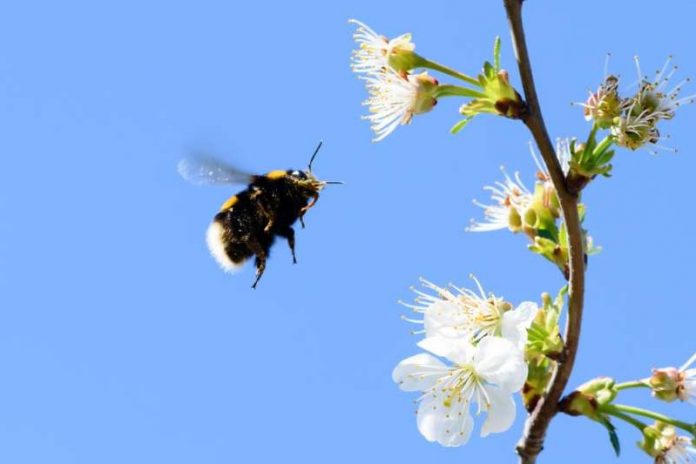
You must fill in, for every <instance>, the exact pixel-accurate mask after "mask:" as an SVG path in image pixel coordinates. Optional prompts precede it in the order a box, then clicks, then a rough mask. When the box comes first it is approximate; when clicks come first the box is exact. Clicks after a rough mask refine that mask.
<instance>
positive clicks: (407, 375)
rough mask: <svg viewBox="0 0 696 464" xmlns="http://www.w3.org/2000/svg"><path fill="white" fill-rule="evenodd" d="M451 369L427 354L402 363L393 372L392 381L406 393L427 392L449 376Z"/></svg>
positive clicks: (412, 357)
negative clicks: (441, 378) (444, 376)
mask: <svg viewBox="0 0 696 464" xmlns="http://www.w3.org/2000/svg"><path fill="white" fill-rule="evenodd" d="M448 370H449V368H448V367H447V366H445V365H444V364H443V363H442V362H441V361H440V360H439V359H437V358H435V357H434V356H431V355H429V354H427V353H421V354H417V355H415V356H411V357H410V358H406V359H404V360H403V361H401V362H400V363H399V364H398V365H397V366H396V367H395V368H394V371H393V372H392V379H393V380H394V382H396V383H397V384H399V388H401V389H402V390H404V391H425V390H428V389H430V388H432V387H433V385H435V382H437V380H438V379H439V378H440V377H442V376H443V375H446V374H447V371H448Z"/></svg>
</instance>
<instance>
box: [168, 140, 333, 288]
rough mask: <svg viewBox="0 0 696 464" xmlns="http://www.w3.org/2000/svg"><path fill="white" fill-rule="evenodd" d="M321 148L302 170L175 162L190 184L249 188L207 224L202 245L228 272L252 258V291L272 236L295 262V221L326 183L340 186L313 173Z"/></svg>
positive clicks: (200, 160) (204, 161) (210, 160)
mask: <svg viewBox="0 0 696 464" xmlns="http://www.w3.org/2000/svg"><path fill="white" fill-rule="evenodd" d="M321 145H322V142H319V145H318V146H317V148H316V149H315V150H314V153H313V154H312V156H311V158H310V160H309V165H308V166H307V170H306V171H298V170H292V169H288V170H276V171H271V172H269V173H267V174H263V175H253V174H246V173H244V172H241V171H239V170H237V169H235V168H233V167H231V166H229V165H227V164H225V163H223V162H221V161H219V160H217V159H214V158H203V157H199V158H195V159H186V160H182V161H180V162H179V165H178V171H179V174H181V176H182V177H183V178H184V179H186V180H188V181H189V182H191V183H193V184H198V185H200V184H209V185H210V184H234V183H246V184H247V188H246V189H244V190H242V191H241V192H239V193H237V194H236V195H232V196H231V197H230V198H228V199H227V201H225V203H223V205H222V207H221V208H220V211H219V212H218V213H217V214H216V215H215V217H214V218H213V221H212V222H211V223H210V226H208V230H207V233H206V241H207V244H208V249H209V250H210V254H211V255H212V256H213V257H214V258H215V260H216V261H217V262H218V264H219V265H220V266H221V267H222V269H224V270H225V271H228V272H232V271H235V270H237V269H239V268H240V267H241V266H242V265H243V264H244V263H245V262H246V261H247V260H248V259H250V258H251V257H252V256H254V257H255V264H256V278H255V280H254V283H253V285H252V288H256V285H257V284H258V283H259V280H260V279H261V276H262V275H263V273H264V271H265V270H266V261H267V260H268V256H269V252H270V249H271V246H272V245H273V242H274V241H275V238H276V236H278V237H282V238H284V239H286V240H287V242H288V246H289V247H290V251H291V253H292V261H293V263H297V258H296V256H295V230H294V229H293V228H292V225H293V224H294V223H295V222H296V221H297V220H298V219H299V220H300V223H301V224H302V227H303V228H304V226H305V224H304V215H305V214H306V213H307V211H309V209H310V208H312V207H313V206H314V205H315V204H316V202H317V200H318V199H319V192H320V191H321V190H322V189H323V188H324V187H325V186H326V185H328V184H341V183H342V182H327V181H320V180H318V179H317V178H316V177H314V174H312V163H313V162H314V158H315V157H316V156H317V153H319V149H320V148H321Z"/></svg>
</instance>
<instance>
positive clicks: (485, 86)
mask: <svg viewBox="0 0 696 464" xmlns="http://www.w3.org/2000/svg"><path fill="white" fill-rule="evenodd" d="M349 22H350V23H352V24H355V25H356V26H357V29H356V31H355V33H354V34H353V38H354V39H355V42H356V43H357V45H358V48H357V49H355V50H353V53H352V56H351V68H352V70H353V72H355V73H356V74H358V76H359V77H360V79H362V80H364V81H365V85H366V87H367V91H368V94H369V97H368V98H367V100H365V102H364V105H365V106H367V107H368V111H369V114H368V115H367V116H365V117H364V119H367V120H368V121H370V123H371V128H372V130H373V132H374V133H375V138H374V139H373V141H375V142H378V141H380V140H382V139H384V138H385V137H387V136H388V135H389V134H391V133H392V132H393V131H394V130H395V129H396V128H397V127H398V126H399V125H402V124H409V123H410V122H411V120H412V119H413V116H414V115H418V114H423V113H427V112H429V111H431V110H432V109H433V108H434V107H435V105H437V101H438V98H440V97H448V96H459V97H468V98H471V99H472V100H471V101H469V102H468V103H466V104H464V105H462V107H461V108H460V113H461V114H462V115H464V116H465V119H464V120H463V121H461V122H459V123H457V124H456V125H455V126H454V127H453V132H455V131H458V130H460V129H461V128H462V127H463V126H464V124H465V123H466V122H468V121H469V120H470V119H471V118H472V117H473V116H475V115H477V114H479V113H491V114H499V115H503V116H507V117H511V118H518V117H520V116H521V115H522V114H524V113H525V112H526V106H525V105H524V102H523V101H522V99H521V97H520V96H519V94H518V93H517V92H516V91H515V89H514V88H512V86H511V85H510V82H509V79H508V73H507V72H506V71H505V70H502V69H500V67H499V52H500V47H499V41H496V47H495V52H494V54H495V60H494V61H495V63H496V64H495V65H492V64H490V63H485V64H484V67H483V72H482V73H481V74H480V75H479V76H477V77H476V78H474V77H471V76H468V75H466V74H464V73H461V72H458V71H455V70H453V69H451V68H448V67H446V66H443V65H441V64H439V63H436V62H434V61H431V60H428V59H426V58H424V57H423V56H421V55H419V54H417V53H416V52H415V51H414V50H415V48H416V47H415V44H414V43H413V42H412V41H411V34H402V35H400V36H398V37H396V38H394V39H388V38H387V37H385V36H383V35H380V34H378V33H376V32H375V31H373V30H372V29H371V28H370V27H368V26H367V25H365V24H363V23H362V22H360V21H357V20H354V19H351V20H350V21H349ZM419 69H430V70H434V71H438V72H440V73H443V74H446V75H449V76H451V77H455V78H457V79H459V80H461V81H463V82H465V83H466V84H467V85H468V87H461V86H458V85H446V84H445V85H443V84H440V82H439V81H438V80H437V79H436V78H434V77H433V76H430V75H429V74H428V73H427V71H422V72H419V73H416V70H419Z"/></svg>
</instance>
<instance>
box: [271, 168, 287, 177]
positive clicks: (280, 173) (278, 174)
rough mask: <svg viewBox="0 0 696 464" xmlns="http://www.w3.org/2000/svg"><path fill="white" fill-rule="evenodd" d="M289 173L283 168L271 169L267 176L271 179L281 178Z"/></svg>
mask: <svg viewBox="0 0 696 464" xmlns="http://www.w3.org/2000/svg"><path fill="white" fill-rule="evenodd" d="M287 175H288V173H287V172H286V171H283V170H282V169H278V170H276V171H271V172H269V173H268V174H266V177H268V178H269V179H280V178H282V177H285V176H287Z"/></svg>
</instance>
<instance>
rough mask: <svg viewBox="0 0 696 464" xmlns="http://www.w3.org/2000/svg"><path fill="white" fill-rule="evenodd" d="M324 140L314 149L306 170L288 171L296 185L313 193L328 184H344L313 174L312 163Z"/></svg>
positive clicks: (289, 176)
mask: <svg viewBox="0 0 696 464" xmlns="http://www.w3.org/2000/svg"><path fill="white" fill-rule="evenodd" d="M321 144H322V142H319V145H317V148H316V149H315V150H314V153H313V154H312V157H311V158H310V159H309V165H308V166H307V170H306V171H292V170H291V171H288V172H287V175H288V178H289V179H291V180H292V181H293V182H294V183H295V184H296V185H298V186H300V187H301V188H303V189H305V190H308V191H310V192H311V193H312V194H314V193H317V192H319V191H320V190H321V189H323V188H324V187H325V186H326V185H328V184H342V183H343V182H327V181H323V180H319V179H317V178H316V177H315V176H314V174H312V163H313V162H314V158H316V156H317V153H319V149H320V148H321Z"/></svg>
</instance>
